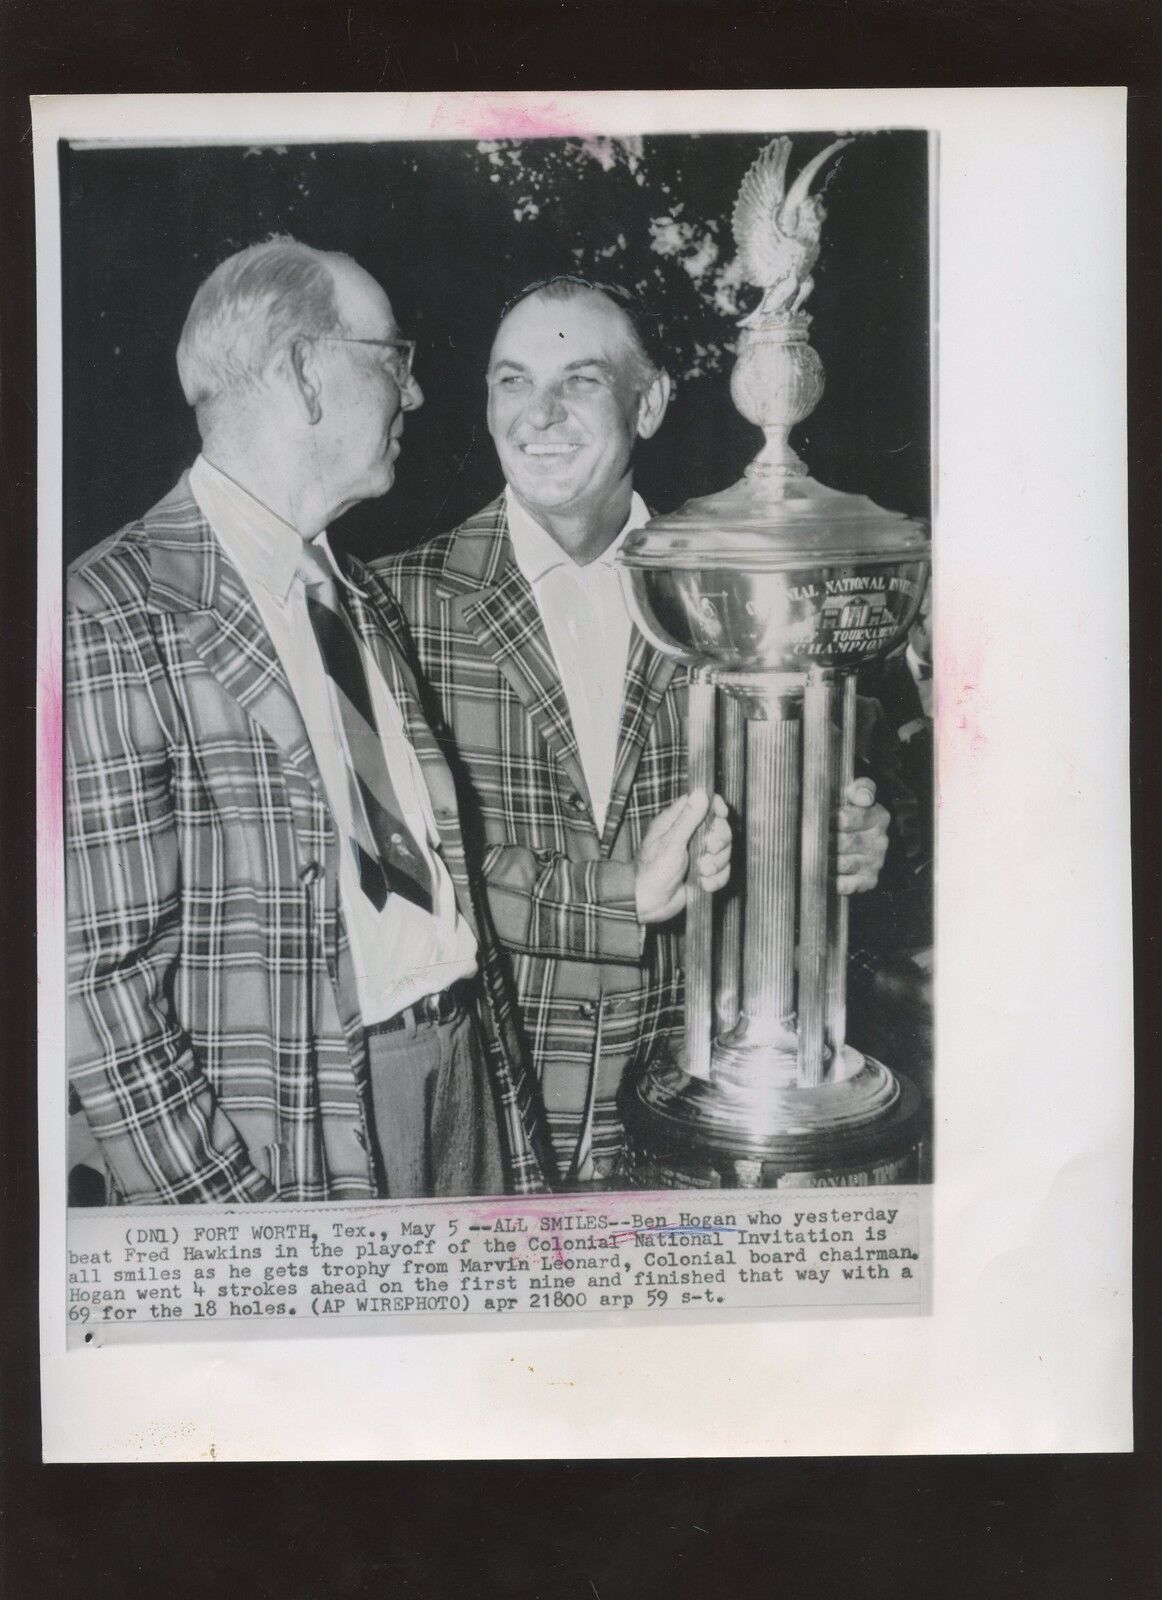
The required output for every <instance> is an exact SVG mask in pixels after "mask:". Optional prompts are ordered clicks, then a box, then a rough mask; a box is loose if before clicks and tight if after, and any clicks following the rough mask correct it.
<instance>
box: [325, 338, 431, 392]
mask: <svg viewBox="0 0 1162 1600" xmlns="http://www.w3.org/2000/svg"><path fill="white" fill-rule="evenodd" d="M315 338H316V340H317V341H318V342H319V343H320V344H364V345H371V346H373V347H374V348H375V349H376V350H383V351H386V352H388V354H387V356H386V358H385V364H386V366H387V370H388V371H389V372H390V373H391V375H392V377H393V378H394V379H395V382H396V383H397V384H398V385H399V387H400V388H401V389H406V388H407V386H408V384H409V383H410V382H411V381H412V363H413V362H414V361H415V358H416V341H415V340H414V339H344V338H341V337H340V336H339V335H338V334H326V333H320V334H316V335H315Z"/></svg>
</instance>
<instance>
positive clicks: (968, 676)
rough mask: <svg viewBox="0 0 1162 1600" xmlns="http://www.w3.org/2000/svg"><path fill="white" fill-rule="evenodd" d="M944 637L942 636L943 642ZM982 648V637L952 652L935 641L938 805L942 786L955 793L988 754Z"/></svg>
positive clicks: (968, 640)
mask: <svg viewBox="0 0 1162 1600" xmlns="http://www.w3.org/2000/svg"><path fill="white" fill-rule="evenodd" d="M945 637H946V636H945ZM984 658H985V642H984V638H983V636H982V634H981V633H979V632H978V633H976V634H974V635H970V636H969V637H968V638H963V637H961V638H958V639H957V641H956V645H955V647H954V646H952V645H950V644H948V643H946V642H944V640H943V639H942V638H941V637H940V636H938V637H937V640H936V649H935V652H934V667H933V681H934V683H935V688H936V741H937V744H936V805H937V807H938V808H939V806H940V805H941V803H942V798H943V790H944V786H945V784H948V785H949V786H950V787H954V786H955V785H956V784H957V783H960V782H963V781H964V779H965V778H967V777H968V776H969V774H970V772H972V771H973V770H974V769H975V768H976V766H977V764H978V762H979V760H980V757H981V756H982V755H983V754H984V752H985V751H986V749H987V748H988V737H987V735H986V733H985V716H986V709H987V708H986V705H985V701H984V698H983V691H982V681H983V678H984Z"/></svg>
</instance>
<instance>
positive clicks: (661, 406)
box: [379, 277, 887, 1185]
mask: <svg viewBox="0 0 1162 1600" xmlns="http://www.w3.org/2000/svg"><path fill="white" fill-rule="evenodd" d="M647 337H648V330H647V329H646V328H645V327H644V325H643V324H642V323H641V322H640V320H639V319H638V317H637V315H636V312H635V310H634V308H633V307H632V305H631V304H630V302H629V301H628V299H627V297H625V296H624V295H623V294H622V293H621V292H620V291H618V290H616V289H613V288H609V287H605V286H598V285H593V284H589V283H587V282H585V281H583V280H580V279H577V278H571V277H564V278H557V279H553V280H551V281H550V282H548V283H544V284H538V285H534V286H533V287H532V288H530V289H529V290H526V291H525V293H524V294H523V295H521V296H520V297H518V299H517V300H516V301H515V302H513V303H511V304H510V306H509V307H508V309H507V310H506V312H505V315H504V316H503V318H502V319H501V323H500V326H499V328H498V329H497V332H496V337H495V340H494V342H493V346H492V353H491V356H490V359H489V364H488V427H489V432H490V433H491V435H492V438H493V442H494V444H495V446H496V450H497V454H498V456H499V458H500V464H501V467H502V469H503V471H504V476H505V479H506V481H507V487H506V488H505V491H504V493H503V495H502V496H501V497H500V498H499V499H497V500H495V501H494V502H493V503H492V504H491V505H490V506H487V507H486V508H485V509H484V510H483V511H482V512H480V513H479V514H478V515H477V516H475V517H472V518H470V519H469V521H467V522H466V523H464V524H463V525H462V526H461V527H459V528H457V529H456V530H455V531H454V532H453V533H451V534H448V535H445V536H443V537H441V538H438V539H436V540H434V541H432V542H431V543H430V544H428V545H425V546H424V547H422V548H421V549H419V550H416V551H412V552H409V553H408V554H406V555H402V556H397V557H395V558H393V559H391V560H389V561H387V562H384V563H382V564H381V565H380V567H379V570H380V571H381V572H382V574H383V576H384V578H385V580H386V582H387V583H388V585H389V586H390V588H391V589H392V590H393V591H394V593H395V594H396V597H397V598H398V600H399V602H400V604H401V606H402V607H403V610H404V612H405V614H406V616H407V618H408V622H409V624H410V626H411V631H412V635H413V638H414V640H415V644H416V648H417V651H418V654H419V656H420V661H421V665H422V668H423V674H424V677H425V678H426V680H427V683H428V685H429V686H430V689H431V693H432V702H431V714H432V718H433V721H434V722H435V723H437V724H438V731H442V732H443V733H444V734H445V736H446V737H447V738H448V739H449V740H450V743H451V748H452V759H453V770H454V771H455V773H456V776H457V780H458V783H459V786H460V795H461V809H462V815H463V817H464V825H465V830H466V841H467V843H468V846H469V848H470V849H471V850H476V851H479V852H480V855H481V859H482V862H483V870H484V879H485V882H486V884H487V888H488V897H489V903H490V906H491V908H492V913H493V917H494V920H495V924H496V929H497V933H498V935H499V937H500V940H501V942H502V944H503V946H504V950H505V952H506V954H507V957H508V962H509V969H510V974H511V977H512V979H513V981H514V983H515V988H516V996H517V1002H518V1012H519V1018H520V1022H521V1024H522V1026H523V1030H524V1033H525V1037H526V1039H527V1042H528V1044H529V1046H530V1048H531V1051H532V1058H533V1063H534V1067H535V1070H536V1074H537V1078H538V1080H539V1084H540V1090H541V1096H542V1100H543V1106H544V1111H545V1113H546V1115H547V1119H548V1125H549V1131H550V1134H551V1139H552V1144H553V1147H554V1151H555V1156H556V1164H557V1173H556V1176H557V1178H558V1179H559V1180H561V1181H564V1182H596V1183H600V1184H604V1185H616V1183H617V1181H618V1179H619V1176H621V1175H622V1174H623V1173H624V1171H625V1161H626V1156H627V1150H626V1134H625V1127H624V1123H623V1119H622V1110H621V1097H622V1094H623V1090H624V1087H625V1085H626V1084H627V1083H628V1082H629V1081H630V1080H632V1079H633V1078H634V1077H636V1075H637V1074H638V1073H639V1072H641V1071H642V1070H644V1068H645V1067H646V1066H648V1064H649V1063H650V1061H651V1060H653V1059H654V1057H655V1055H656V1054H657V1053H658V1052H660V1051H663V1050H669V1049H675V1048H677V1047H678V1044H679V1041H680V1036H681V1029H682V1005H683V985H682V967H681V956H682V942H681V929H682V922H681V913H682V911H683V910H684V907H685V904H686V896H687V893H695V892H698V891H697V890H696V889H691V890H689V891H684V890H683V887H682V885H683V882H684V879H685V876H686V870H687V853H688V846H689V841H690V839H691V838H692V836H693V834H694V832H695V830H696V829H697V827H698V825H699V823H700V822H701V821H702V819H703V817H704V816H705V814H706V809H707V804H708V801H707V797H706V796H705V795H693V796H687V795H686V794H685V792H684V789H685V766H686V757H685V716H686V686H687V685H686V674H685V669H683V668H677V669H676V668H675V665H674V663H673V662H672V661H670V660H667V659H666V658H665V657H663V656H661V655H660V654H659V653H658V652H657V651H656V650H654V649H653V647H652V646H651V645H649V644H648V643H647V642H646V640H645V639H644V638H643V637H642V635H641V634H640V633H639V632H637V630H636V629H635V628H634V627H633V624H632V622H631V620H630V614H629V610H628V607H627V604H626V598H625V592H624V588H623V579H622V575H621V573H620V571H619V570H618V568H617V566H616V562H615V558H616V555H617V552H618V550H619V549H620V547H621V544H622V542H623V540H624V539H625V537H626V535H627V534H628V533H629V531H630V530H631V529H632V528H636V527H638V526H640V525H641V524H642V523H644V522H645V521H647V520H648V516H649V513H648V511H647V509H646V507H645V505H644V504H643V503H642V500H641V498H640V496H638V495H637V494H636V493H635V492H634V488H633V452H634V448H635V445H636V443H637V441H638V440H639V439H647V438H649V437H650V436H651V435H653V434H654V433H656V432H657V430H658V428H659V427H660V426H661V423H662V420H663V418H664V416H665V412H666V406H667V403H668V400H669V394H670V383H669V379H668V377H667V376H666V374H665V372H664V371H663V370H662V368H661V366H660V365H659V364H658V363H657V362H656V361H654V360H653V359H652V358H651V355H650V353H649V350H648V345H647ZM870 788H871V786H870V785H867V787H866V788H861V789H860V790H859V791H857V796H858V797H857V796H852V797H851V798H852V802H853V803H852V804H851V805H850V806H848V807H847V808H845V810H844V812H843V813H842V814H841V818H840V825H841V837H840V851H841V867H842V869H843V877H842V878H841V879H840V885H841V888H843V889H844V890H845V891H850V890H852V889H857V888H865V887H870V886H871V884H872V883H874V882H875V877H876V874H877V873H878V870H879V866H880V863H881V862H882V860H883V854H884V849H885V847H886V826H887V816H886V813H885V812H884V811H883V809H882V807H878V806H873V805H872V803H871V801H872V799H873V798H874V795H873V794H871V793H869V791H870ZM713 804H714V807H715V813H716V814H715V816H714V817H713V818H712V822H711V826H710V828H709V829H708V834H707V839H706V853H705V854H704V855H703V856H702V857H701V859H700V862H699V871H700V873H701V883H702V885H703V886H704V887H705V889H707V890H708V891H713V890H715V889H717V888H720V887H721V886H722V885H723V884H724V883H725V882H726V878H727V875H728V871H727V868H728V850H729V831H728V828H727V825H726V823H725V820H724V808H723V807H722V805H721V802H720V801H717V800H716V801H714V802H713Z"/></svg>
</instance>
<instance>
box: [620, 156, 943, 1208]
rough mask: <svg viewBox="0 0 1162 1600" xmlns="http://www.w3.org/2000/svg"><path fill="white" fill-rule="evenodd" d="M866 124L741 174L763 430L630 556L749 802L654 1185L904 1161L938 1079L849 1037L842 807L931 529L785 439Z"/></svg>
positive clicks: (663, 644)
mask: <svg viewBox="0 0 1162 1600" xmlns="http://www.w3.org/2000/svg"><path fill="white" fill-rule="evenodd" d="M848 143H850V140H846V139H841V140H837V141H835V142H834V143H833V144H831V145H829V146H828V147H827V149H826V150H823V151H821V152H820V153H819V154H818V155H817V156H815V157H814V159H813V160H812V161H810V162H809V163H808V164H807V165H806V166H805V167H804V168H803V170H802V171H801V172H800V173H799V175H798V177H797V178H796V179H795V180H794V182H793V183H792V184H791V185H790V186H789V187H788V185H787V182H786V179H787V166H788V162H789V158H790V150H791V144H790V140H789V139H785V138H781V139H775V140H772V141H771V143H770V144H769V145H768V146H767V147H766V149H765V150H763V151H762V152H761V153H760V155H759V157H758V159H757V160H756V161H755V163H754V164H753V166H752V167H751V169H750V171H749V172H748V173H747V174H746V176H745V177H744V179H743V182H742V185H741V188H740V190H739V195H738V200H737V202H736V204H735V208H734V215H733V226H734V234H735V241H736V244H737V246H738V258H739V262H740V263H741V265H742V267H743V269H744V271H745V273H746V275H747V278H748V281H750V282H751V283H752V284H753V285H754V286H755V287H756V288H757V289H759V290H761V291H762V294H761V298H760V300H759V303H758V305H757V306H756V307H755V309H754V311H753V312H751V313H750V315H749V316H747V317H745V318H744V319H743V322H742V324H741V334H740V337H739V352H738V361H737V364H736V366H735V369H734V373H733V375H732V379H731V394H732V396H733V398H734V401H735V404H736V405H737V406H738V409H739V410H740V411H741V412H742V414H743V416H744V417H746V418H747V419H748V420H749V421H751V422H753V423H754V424H755V425H756V426H757V427H759V428H761V430H762V432H763V436H764V442H763V446H762V448H761V449H760V450H759V452H758V454H757V455H756V456H755V458H754V460H753V461H752V462H751V463H750V465H749V466H748V467H747V469H746V472H745V473H744V475H743V477H742V478H741V479H740V480H739V482H737V483H735V484H733V485H732V486H731V487H730V488H729V489H725V490H723V491H722V492H721V493H719V494H713V495H709V496H707V497H706V498H705V499H702V500H692V501H690V502H688V503H687V504H686V505H685V506H683V507H681V509H680V510H678V511H676V512H674V513H673V514H672V515H670V516H667V517H660V518H656V519H655V520H654V521H652V522H651V523H649V524H647V525H646V526H645V527H644V528H641V529H638V530H636V531H634V532H633V533H631V534H630V535H629V536H628V538H627V539H626V541H625V544H624V546H623V547H622V551H621V554H620V557H619V559H620V561H621V562H622V564H623V565H624V566H625V567H626V568H627V569H628V571H629V573H630V575H631V580H632V585H631V586H632V604H633V607H634V611H635V615H636V619H637V623H638V626H639V627H640V628H641V630H642V632H643V633H645V635H646V637H647V638H649V639H650V640H652V642H653V643H654V644H655V645H656V647H657V648H658V649H659V650H661V651H663V652H665V653H667V654H669V655H671V656H674V657H676V658H677V659H678V660H680V661H683V662H686V663H688V664H690V665H691V666H693V667H694V668H695V669H696V670H695V672H694V673H693V674H692V679H693V681H692V683H691V688H690V705H689V747H690V753H689V776H690V781H691V784H692V786H697V787H700V788H706V789H708V790H709V788H710V787H712V786H713V783H714V777H715V774H716V773H718V774H720V775H721V782H722V786H723V788H724V790H725V791H726V799H727V803H728V806H729V807H730V809H731V811H732V813H734V814H736V815H737V813H738V812H739V811H740V810H741V813H742V819H741V827H740V833H741V837H740V839H739V841H738V844H739V845H741V848H738V845H736V862H737V863H739V864H740V876H741V879H742V881H741V882H738V881H736V882H735V883H734V884H733V885H732V887H731V889H730V891H729V892H728V895H727V898H726V901H725V904H724V906H723V909H722V911H721V913H720V914H719V915H718V916H717V918H716V917H715V915H714V913H713V911H712V907H711V903H710V900H709V897H708V896H706V895H705V894H704V893H703V891H701V889H700V888H698V887H697V886H695V888H694V889H693V892H692V895H691V903H690V906H689V910H688V913H687V925H686V957H687V959H686V965H687V1011H686V1028H685V1052H684V1058H683V1059H681V1060H679V1059H677V1058H675V1059H671V1060H663V1061H661V1062H658V1063H656V1064H655V1065H654V1066H653V1067H652V1068H651V1069H650V1070H649V1071H648V1072H647V1073H646V1075H645V1077H644V1078H643V1079H642V1080H641V1082H640V1083H639V1084H638V1085H637V1088H636V1100H635V1102H634V1104H633V1105H631V1107H630V1109H629V1113H628V1115H629V1119H630V1122H631V1124H632V1127H631V1132H632V1136H633V1138H634V1141H635V1149H636V1152H637V1154H636V1160H637V1168H638V1176H639V1179H640V1181H643V1182H646V1183H652V1184H659V1185H664V1184H675V1185H682V1184H689V1183H691V1182H694V1183H698V1184H710V1185H713V1184H715V1183H718V1184H722V1183H726V1184H731V1185H742V1184H762V1185H779V1184H783V1183H790V1182H793V1183H795V1184H797V1185H808V1186H809V1185H812V1184H833V1183H877V1182H894V1181H903V1180H905V1179H906V1178H907V1177H909V1176H910V1175H911V1174H912V1172H913V1170H914V1166H915V1155H916V1150H917V1143H918V1140H919V1137H920V1134H919V1132H918V1128H919V1126H920V1116H919V1097H918V1095H917V1093H916V1091H915V1090H914V1089H913V1088H912V1087H911V1085H910V1084H908V1083H907V1081H906V1079H904V1078H902V1077H901V1076H900V1075H899V1074H898V1073H896V1072H893V1071H892V1070H891V1069H890V1068H889V1067H887V1066H886V1065H884V1063H882V1062H879V1061H876V1060H874V1059H873V1058H872V1057H870V1056H865V1055H863V1054H861V1053H860V1052H859V1051H858V1050H856V1049H854V1048H853V1047H852V1046H851V1045H850V1044H849V1043H848V1042H847V1037H846V1034H847V999H846V977H847V944H848V913H847V904H846V901H845V899H844V898H843V897H842V896H840V895H838V894H837V892H836V886H835V874H836V860H835V849H834V843H833V840H834V814H835V811H836V808H837V807H838V806H839V805H840V804H841V803H842V800H843V794H844V790H845V788H846V786H847V784H849V783H850V781H851V778H852V776H853V773H854V770H855V769H854V749H855V710H856V695H855V671H856V669H857V667H858V666H859V665H860V664H861V663H862V662H864V661H867V660H870V659H872V658H873V657H874V656H876V655H878V654H880V653H882V652H883V651H885V650H887V649H890V648H891V647H892V646H893V645H894V644H896V643H897V642H898V641H899V640H901V639H902V638H903V637H904V636H905V635H906V632H907V629H908V627H909V625H910V624H911V622H912V619H913V617H914V616H915V614H916V611H917V610H918V608H919V605H920V600H921V598H922V593H923V587H924V583H925V580H926V576H927V567H928V538H927V529H926V528H925V526H924V525H923V524H921V523H919V522H916V521H913V520H911V519H909V518H907V517H904V516H901V515H899V514H898V513H895V512H891V511H885V510H883V509H882V508H881V507H879V506H877V505H875V504H874V503H873V502H872V501H870V500H868V499H866V498H865V497H864V496H862V495H856V494H844V493H840V492H838V491H836V490H833V489H829V488H827V487H826V486H825V485H823V484H821V483H818V482H817V481H816V480H815V479H813V478H812V477H811V476H810V474H809V473H808V470H807V467H806V466H805V465H804V463H803V461H802V460H801V459H800V457H799V456H798V455H797V454H796V452H795V450H794V449H793V448H792V446H791V443H790V434H791V431H792V429H793V428H794V427H795V425H796V424H797V423H798V422H801V421H802V420H803V419H804V418H805V417H806V416H808V415H809V414H810V412H811V411H812V409H813V408H814V406H815V405H816V404H817V403H818V401H819V399H820V397H821V395H822V393H823V386H824V372H823V365H822V362H821V361H820V359H819V357H818V354H817V353H816V352H815V351H814V350H813V349H812V348H811V345H810V342H809V329H810V324H811V318H810V315H809V314H808V313H807V312H806V311H805V310H804V302H805V301H806V300H807V298H808V296H809V295H810V292H811V287H812V283H811V270H812V268H813V267H814V264H815V261H816V259H817V258H818V255H819V249H820V233H821V227H822V223H823V219H824V210H823V206H822V204H821V202H820V201H819V199H818V197H816V196H812V195H811V193H810V187H811V183H812V181H813V179H814V178H815V176H816V174H817V173H818V172H819V171H820V170H821V168H822V167H823V166H824V165H825V164H826V163H827V162H828V161H829V160H831V158H832V157H833V156H835V155H836V154H837V153H838V152H839V151H840V150H841V149H842V148H843V147H844V146H845V145H846V144H848Z"/></svg>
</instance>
